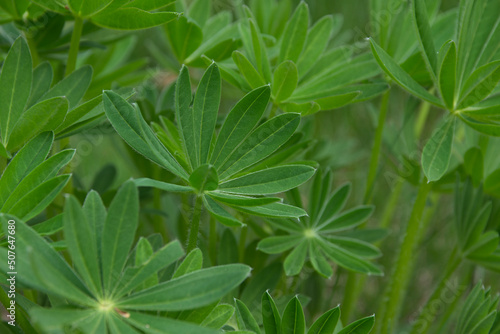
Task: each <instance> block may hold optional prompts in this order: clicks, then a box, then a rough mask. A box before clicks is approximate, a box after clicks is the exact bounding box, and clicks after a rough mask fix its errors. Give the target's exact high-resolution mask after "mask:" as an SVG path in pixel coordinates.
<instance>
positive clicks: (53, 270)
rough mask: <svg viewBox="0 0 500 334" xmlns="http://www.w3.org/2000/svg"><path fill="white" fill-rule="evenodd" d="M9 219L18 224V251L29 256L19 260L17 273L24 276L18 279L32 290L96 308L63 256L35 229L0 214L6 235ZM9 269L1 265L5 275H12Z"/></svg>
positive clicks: (17, 261) (19, 276) (17, 260)
mask: <svg viewBox="0 0 500 334" xmlns="http://www.w3.org/2000/svg"><path fill="white" fill-rule="evenodd" d="M9 219H14V220H15V221H16V250H17V251H18V252H21V254H24V255H25V256H20V257H18V258H17V259H16V269H17V271H18V272H19V273H22V274H20V275H18V276H17V278H18V279H19V280H20V281H21V282H23V283H25V284H27V285H28V286H30V287H32V288H35V289H37V290H40V291H45V292H48V293H51V294H57V295H58V296H62V297H64V298H67V299H69V300H72V301H73V302H75V303H77V304H79V305H87V306H90V305H94V300H93V299H92V298H91V297H90V296H89V295H88V294H87V291H88V290H87V288H86V287H85V286H84V285H83V283H82V282H81V281H80V279H79V278H78V277H77V276H76V275H75V273H74V272H73V270H72V269H71V268H70V267H69V266H68V264H67V263H66V262H65V261H64V259H63V258H62V256H61V255H59V254H58V253H57V252H56V251H55V250H54V249H53V248H52V247H51V245H50V244H48V243H47V241H45V240H44V239H43V238H42V237H41V236H39V235H38V234H37V233H36V232H35V231H34V230H33V229H31V228H30V227H29V226H27V225H26V224H25V223H24V222H22V221H21V220H19V219H16V218H14V217H12V216H7V215H4V214H0V220H2V226H3V228H4V233H6V232H7V221H8V220H9ZM35 250H36V251H35ZM6 265H7V262H6V261H5V266H4V264H1V266H2V270H3V271H4V272H8V271H10V270H8V269H7V267H6Z"/></svg>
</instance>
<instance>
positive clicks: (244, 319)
mask: <svg viewBox="0 0 500 334" xmlns="http://www.w3.org/2000/svg"><path fill="white" fill-rule="evenodd" d="M234 304H235V306H236V322H237V323H238V328H239V329H241V330H248V331H251V332H253V333H256V334H260V328H259V325H258V324H257V321H256V320H255V318H254V317H253V315H252V313H251V312H250V310H249V309H248V307H247V306H246V305H245V304H244V303H243V302H242V301H241V300H238V299H235V300H234Z"/></svg>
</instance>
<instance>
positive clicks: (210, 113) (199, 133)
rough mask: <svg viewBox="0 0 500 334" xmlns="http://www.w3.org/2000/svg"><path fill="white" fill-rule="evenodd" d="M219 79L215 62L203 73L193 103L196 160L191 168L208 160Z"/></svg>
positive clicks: (218, 98)
mask: <svg viewBox="0 0 500 334" xmlns="http://www.w3.org/2000/svg"><path fill="white" fill-rule="evenodd" d="M220 94H221V79H220V72H219V68H218V67H217V65H216V64H215V63H213V64H212V65H210V66H209V67H208V69H207V70H206V71H205V73H204V74H203V77H202V78H201V81H200V84H199V85H198V89H197V90H196V95H195V97H194V103H193V119H194V123H193V126H194V144H195V146H194V147H195V149H196V156H197V161H196V164H195V165H194V166H193V168H195V166H196V167H198V166H200V165H202V164H205V163H207V161H208V152H209V150H210V145H211V142H212V137H213V133H214V131H215V123H216V121H217V113H218V111H219V103H220Z"/></svg>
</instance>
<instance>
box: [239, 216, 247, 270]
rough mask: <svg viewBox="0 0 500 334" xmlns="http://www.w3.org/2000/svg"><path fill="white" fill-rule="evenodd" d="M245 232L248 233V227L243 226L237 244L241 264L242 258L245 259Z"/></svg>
mask: <svg viewBox="0 0 500 334" xmlns="http://www.w3.org/2000/svg"><path fill="white" fill-rule="evenodd" d="M247 231H248V226H247V225H244V226H242V227H241V232H240V240H239V243H238V248H239V249H238V254H239V255H240V258H239V261H240V262H241V263H243V260H244V257H245V244H246V240H247Z"/></svg>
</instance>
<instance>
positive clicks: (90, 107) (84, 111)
mask: <svg viewBox="0 0 500 334" xmlns="http://www.w3.org/2000/svg"><path fill="white" fill-rule="evenodd" d="M101 102H102V95H99V96H97V97H95V98H93V99H91V100H89V101H87V102H85V103H82V104H81V105H79V106H78V107H76V108H73V109H72V110H70V111H69V112H68V114H67V115H66V118H65V119H64V122H63V123H62V124H61V125H60V126H59V127H58V128H57V132H58V133H60V132H61V131H62V130H65V129H67V128H69V127H70V126H71V125H74V124H75V123H76V122H78V121H79V120H86V119H87V117H89V116H90V115H94V113H95V112H96V110H98V109H99V110H100V112H98V113H104V107H103V105H102V103H101Z"/></svg>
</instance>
